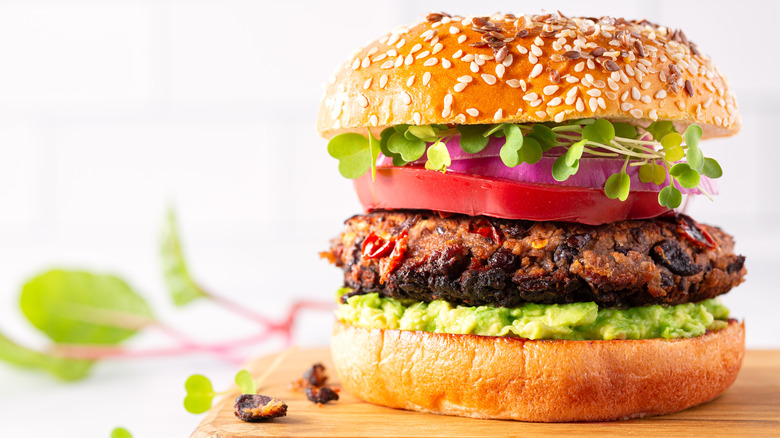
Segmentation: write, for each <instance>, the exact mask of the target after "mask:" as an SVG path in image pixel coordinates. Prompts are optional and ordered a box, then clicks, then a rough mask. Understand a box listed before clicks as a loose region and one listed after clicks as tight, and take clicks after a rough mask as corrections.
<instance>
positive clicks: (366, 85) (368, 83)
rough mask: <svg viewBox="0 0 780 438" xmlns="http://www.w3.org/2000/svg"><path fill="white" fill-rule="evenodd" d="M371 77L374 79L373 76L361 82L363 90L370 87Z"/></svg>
mask: <svg viewBox="0 0 780 438" xmlns="http://www.w3.org/2000/svg"><path fill="white" fill-rule="evenodd" d="M373 79H374V78H368V79H366V82H365V83H363V89H364V90H368V87H370V86H371V81H372V80H373Z"/></svg>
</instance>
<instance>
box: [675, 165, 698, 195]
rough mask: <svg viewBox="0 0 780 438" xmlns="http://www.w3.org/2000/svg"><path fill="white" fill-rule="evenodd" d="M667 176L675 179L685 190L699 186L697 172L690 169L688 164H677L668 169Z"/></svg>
mask: <svg viewBox="0 0 780 438" xmlns="http://www.w3.org/2000/svg"><path fill="white" fill-rule="evenodd" d="M669 174H670V175H672V176H673V177H675V178H677V181H679V182H680V185H681V186H683V187H685V188H686V189H692V188H694V187H696V186H698V185H699V181H700V180H701V177H700V176H699V172H697V171H695V170H693V169H691V166H689V165H688V163H677V164H675V165H674V166H672V168H671V169H669Z"/></svg>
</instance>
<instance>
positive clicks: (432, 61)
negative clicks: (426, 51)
mask: <svg viewBox="0 0 780 438" xmlns="http://www.w3.org/2000/svg"><path fill="white" fill-rule="evenodd" d="M438 63H439V58H430V59H428V60H427V61H425V62H424V63H423V65H424V66H426V67H431V66H434V65H436V64H438Z"/></svg>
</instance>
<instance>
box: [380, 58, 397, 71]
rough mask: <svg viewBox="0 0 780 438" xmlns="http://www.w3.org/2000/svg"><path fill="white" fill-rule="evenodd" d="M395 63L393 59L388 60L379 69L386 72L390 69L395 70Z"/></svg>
mask: <svg viewBox="0 0 780 438" xmlns="http://www.w3.org/2000/svg"><path fill="white" fill-rule="evenodd" d="M393 62H394V61H393V60H392V59H390V60H387V61H385V63H384V64H382V65H381V66H379V68H381V69H385V70H387V69H388V68H393Z"/></svg>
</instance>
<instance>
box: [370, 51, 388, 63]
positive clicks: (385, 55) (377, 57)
mask: <svg viewBox="0 0 780 438" xmlns="http://www.w3.org/2000/svg"><path fill="white" fill-rule="evenodd" d="M385 58H387V53H380V54H379V55H377V56H375V57H374V60H373V62H379V61H381V60H383V59H385Z"/></svg>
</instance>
